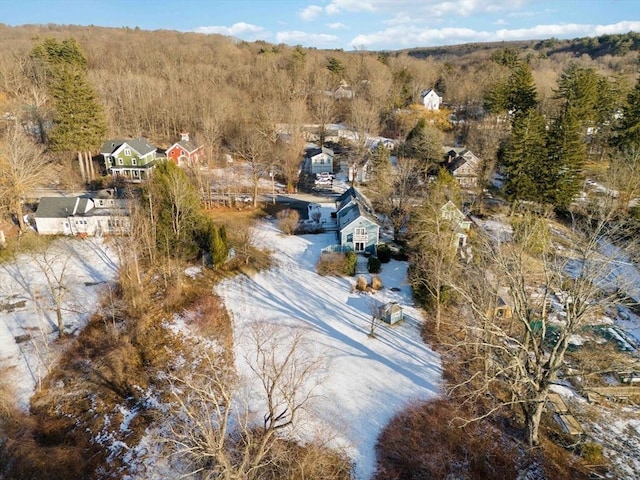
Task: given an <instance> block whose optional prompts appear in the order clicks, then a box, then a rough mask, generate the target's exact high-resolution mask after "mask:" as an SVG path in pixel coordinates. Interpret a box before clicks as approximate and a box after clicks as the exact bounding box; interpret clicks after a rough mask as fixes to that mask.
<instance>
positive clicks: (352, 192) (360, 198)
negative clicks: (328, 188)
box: [336, 187, 373, 213]
mask: <svg viewBox="0 0 640 480" xmlns="http://www.w3.org/2000/svg"><path fill="white" fill-rule="evenodd" d="M352 200H355V201H357V202H360V203H361V204H362V205H363V206H364V207H365V210H366V211H368V212H371V213H372V212H373V206H372V205H371V202H370V201H369V199H368V198H367V197H365V196H364V195H363V194H362V192H360V190H358V189H357V188H355V187H349V188H348V189H347V190H345V191H344V192H343V193H342V194H340V196H339V197H338V198H336V205H338V211H340V210H342V209H343V208H344V207H345V206H347V205H348V204H349V202H351V201H352Z"/></svg>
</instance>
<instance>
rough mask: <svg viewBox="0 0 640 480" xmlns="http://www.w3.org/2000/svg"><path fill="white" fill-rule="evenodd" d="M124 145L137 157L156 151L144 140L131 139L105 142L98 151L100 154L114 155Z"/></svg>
mask: <svg viewBox="0 0 640 480" xmlns="http://www.w3.org/2000/svg"><path fill="white" fill-rule="evenodd" d="M124 145H128V146H129V147H131V149H132V150H134V151H135V152H136V153H137V154H138V155H140V156H144V155H147V154H149V153H151V152H155V151H156V150H157V148H156V147H154V146H153V145H151V144H150V143H149V142H148V141H147V140H146V139H144V138H133V139H131V140H121V139H119V140H107V141H106V142H104V143H103V144H102V148H101V149H100V153H103V154H114V153H115V152H116V151H117V150H120V148H121V147H123V146H124Z"/></svg>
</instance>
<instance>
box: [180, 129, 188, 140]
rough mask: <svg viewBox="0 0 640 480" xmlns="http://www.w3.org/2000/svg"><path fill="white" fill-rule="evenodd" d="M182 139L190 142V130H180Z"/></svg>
mask: <svg viewBox="0 0 640 480" xmlns="http://www.w3.org/2000/svg"><path fill="white" fill-rule="evenodd" d="M180 140H182V141H184V142H188V141H189V132H185V131H184V130H183V131H182V132H180Z"/></svg>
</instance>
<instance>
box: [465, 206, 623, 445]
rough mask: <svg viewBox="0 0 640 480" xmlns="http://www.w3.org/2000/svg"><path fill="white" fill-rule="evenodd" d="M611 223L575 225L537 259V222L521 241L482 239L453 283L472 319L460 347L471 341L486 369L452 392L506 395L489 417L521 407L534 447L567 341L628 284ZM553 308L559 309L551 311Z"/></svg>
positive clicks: (599, 221)
mask: <svg viewBox="0 0 640 480" xmlns="http://www.w3.org/2000/svg"><path fill="white" fill-rule="evenodd" d="M612 220H613V219H612V217H610V216H608V217H604V218H601V219H589V221H588V222H585V224H584V225H578V224H577V223H576V224H574V227H573V229H572V230H571V232H570V233H567V234H566V235H567V237H566V238H556V243H555V244H553V243H552V244H550V245H549V246H545V247H544V248H543V249H542V250H543V251H542V253H540V254H539V255H532V254H530V253H529V250H530V248H529V247H530V242H528V241H527V239H528V238H529V237H530V236H535V235H538V234H539V232H536V231H535V229H536V228H539V225H540V224H539V223H537V222H530V223H529V224H528V225H529V227H530V228H531V229H532V230H530V231H524V232H521V234H520V235H521V238H520V241H518V242H513V243H512V242H509V243H498V244H496V243H495V242H491V241H488V240H487V241H486V242H485V244H484V245H483V246H482V248H481V249H480V250H479V251H480V253H481V254H482V255H480V257H481V258H480V259H479V261H478V262H474V263H475V266H474V268H473V269H470V270H469V271H468V272H467V275H466V276H465V278H466V282H464V283H458V284H457V285H456V292H457V293H458V294H459V295H460V296H461V298H462V302H463V305H464V307H463V308H464V310H466V311H467V312H468V313H470V317H471V318H473V321H472V322H471V323H469V324H468V325H467V334H468V339H470V341H467V342H463V345H459V346H464V347H465V348H467V347H468V346H469V345H470V344H472V345H473V347H474V351H475V353H476V354H477V355H478V356H479V357H481V360H482V363H483V365H484V371H479V372H476V373H475V374H474V375H472V376H471V377H470V378H469V380H468V381H466V382H465V383H464V384H461V385H457V386H456V387H454V389H453V391H454V392H455V391H462V390H465V389H466V388H469V389H468V390H467V392H466V394H465V395H468V398H479V397H480V396H484V395H486V394H495V393H496V392H497V391H501V390H502V391H506V392H507V393H508V398H507V399H506V400H504V401H503V400H496V404H495V406H494V407H492V408H491V409H490V411H489V413H491V412H493V411H495V410H497V409H499V408H502V407H504V406H511V407H519V408H520V409H521V411H522V414H523V417H524V425H525V438H526V441H527V443H528V444H529V445H532V446H533V445H537V444H538V441H539V440H538V429H539V425H540V420H541V415H542V411H543V408H544V404H545V401H546V399H547V394H548V392H549V389H550V387H551V385H552V384H553V382H554V381H555V380H556V376H557V374H558V372H559V371H560V370H561V368H562V367H563V361H564V357H565V353H566V352H567V348H568V346H569V341H570V338H571V336H572V335H574V334H576V333H578V332H579V331H580V329H581V328H582V327H583V326H585V325H589V324H591V323H594V324H595V323H597V322H598V320H599V316H601V315H602V314H603V312H606V311H607V310H608V309H609V308H612V307H614V306H615V305H616V304H617V303H619V302H620V298H621V297H620V295H619V292H620V290H622V291H625V288H627V287H628V286H629V285H626V284H625V279H624V278H623V277H622V276H621V275H620V271H619V269H620V265H621V263H620V262H622V263H626V261H627V259H626V256H625V249H624V248H621V247H616V246H614V244H619V245H628V242H629V240H628V239H624V240H623V238H624V236H623V235H622V233H623V232H622V231H621V230H620V227H617V226H615V224H614V223H612ZM558 242H564V243H565V245H564V246H563V245H561V244H559V243H558ZM622 242H625V243H622ZM632 243H633V242H632ZM569 244H571V245H572V246H571V248H568V247H567V245H569ZM501 292H507V293H508V296H509V303H510V304H511V306H510V309H509V313H508V314H506V313H505V311H504V310H501V309H498V308H497V306H498V304H499V299H500V295H501ZM552 303H553V304H554V305H556V306H558V305H559V306H560V307H556V308H555V309H551V307H550V305H551V304H552ZM471 385H473V387H472V388H470V386H471ZM496 398H497V397H496ZM489 413H486V414H483V415H482V416H481V418H483V417H484V416H486V415H488V414H489Z"/></svg>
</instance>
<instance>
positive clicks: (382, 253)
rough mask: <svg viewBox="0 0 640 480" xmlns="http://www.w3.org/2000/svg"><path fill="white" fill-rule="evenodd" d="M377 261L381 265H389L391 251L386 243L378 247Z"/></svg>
mask: <svg viewBox="0 0 640 480" xmlns="http://www.w3.org/2000/svg"><path fill="white" fill-rule="evenodd" d="M378 260H380V262H381V263H389V261H391V249H390V248H389V245H387V244H386V243H381V244H380V245H378Z"/></svg>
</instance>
